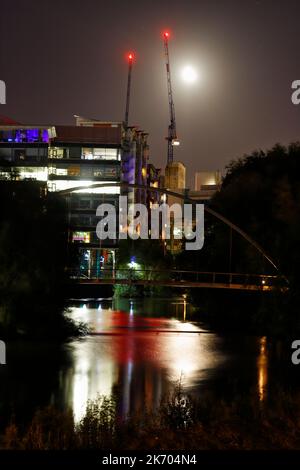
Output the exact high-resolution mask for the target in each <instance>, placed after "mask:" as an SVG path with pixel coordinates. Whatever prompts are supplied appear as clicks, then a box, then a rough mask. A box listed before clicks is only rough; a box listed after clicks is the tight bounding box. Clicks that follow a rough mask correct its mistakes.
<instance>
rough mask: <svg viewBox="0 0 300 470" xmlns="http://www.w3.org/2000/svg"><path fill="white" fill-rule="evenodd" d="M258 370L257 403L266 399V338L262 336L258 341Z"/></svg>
mask: <svg viewBox="0 0 300 470" xmlns="http://www.w3.org/2000/svg"><path fill="white" fill-rule="evenodd" d="M257 369H258V380H257V382H258V397H259V401H261V402H263V401H265V399H266V397H267V384H268V355H267V338H266V336H263V337H262V338H260V339H259V355H258V358H257Z"/></svg>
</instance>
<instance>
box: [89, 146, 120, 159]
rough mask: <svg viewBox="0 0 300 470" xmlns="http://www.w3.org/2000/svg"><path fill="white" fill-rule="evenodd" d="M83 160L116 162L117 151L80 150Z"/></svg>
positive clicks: (104, 149)
mask: <svg viewBox="0 0 300 470" xmlns="http://www.w3.org/2000/svg"><path fill="white" fill-rule="evenodd" d="M82 158H83V159H84V160H118V149H109V148H87V147H83V148H82Z"/></svg>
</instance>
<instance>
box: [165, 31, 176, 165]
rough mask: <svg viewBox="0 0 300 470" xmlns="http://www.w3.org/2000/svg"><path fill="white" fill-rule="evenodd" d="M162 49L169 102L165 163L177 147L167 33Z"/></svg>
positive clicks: (168, 161)
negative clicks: (163, 51)
mask: <svg viewBox="0 0 300 470" xmlns="http://www.w3.org/2000/svg"><path fill="white" fill-rule="evenodd" d="M164 49H165V61H166V69H167V83H168V100H169V112H170V124H169V127H168V137H167V141H168V160H167V163H172V162H173V157H174V148H173V147H174V145H179V141H178V139H177V132H176V119H175V106H174V100H173V92H172V82H171V70H170V57H169V33H168V32H165V33H164Z"/></svg>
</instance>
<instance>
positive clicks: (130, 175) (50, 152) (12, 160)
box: [0, 116, 154, 275]
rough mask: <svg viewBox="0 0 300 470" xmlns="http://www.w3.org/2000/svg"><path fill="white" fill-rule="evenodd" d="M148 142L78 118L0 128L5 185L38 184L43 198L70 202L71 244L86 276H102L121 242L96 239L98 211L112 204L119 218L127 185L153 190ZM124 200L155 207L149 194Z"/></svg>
mask: <svg viewBox="0 0 300 470" xmlns="http://www.w3.org/2000/svg"><path fill="white" fill-rule="evenodd" d="M147 137H148V134H147V133H145V132H143V131H140V130H139V129H138V128H137V127H131V128H127V129H125V127H124V125H123V123H122V122H103V121H97V120H89V119H85V118H82V117H79V116H77V117H76V126H24V125H19V124H10V125H7V124H6V123H5V125H1V124H0V179H2V180H14V181H25V182H26V181H28V182H29V181H31V182H33V181H35V182H38V183H39V185H40V188H41V191H43V192H44V193H47V192H49V193H51V192H56V193H57V192H59V193H60V194H61V195H62V197H64V198H65V199H66V202H67V207H68V228H69V242H70V243H72V244H76V245H77V246H78V248H79V253H80V259H79V266H80V269H81V273H82V275H91V274H92V273H95V274H97V275H99V271H100V270H101V269H105V268H110V267H113V266H114V263H115V250H116V248H117V246H118V239H116V240H110V239H103V240H101V239H99V238H98V237H97V234H96V226H97V223H98V222H99V220H100V219H99V217H97V216H96V209H97V207H98V206H99V205H100V204H101V203H110V204H113V205H114V206H115V208H116V214H118V201H119V195H120V193H121V191H120V186H119V184H120V183H122V182H124V183H129V184H140V185H143V186H145V187H146V186H147V184H149V183H150V180H151V184H152V180H153V178H154V176H153V171H152V172H151V176H149V170H148V160H149V146H148V142H147ZM95 185H98V187H97V186H96V187H95ZM101 185H105V186H104V187H103V186H102V187H101ZM77 188H78V189H77ZM123 194H127V195H128V198H129V201H128V202H129V203H130V202H142V203H145V204H149V201H150V199H149V196H148V193H147V191H145V190H132V189H127V190H125V191H123ZM117 227H118V221H117ZM126 229H127V227H124V230H126Z"/></svg>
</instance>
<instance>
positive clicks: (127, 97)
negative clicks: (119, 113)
mask: <svg viewBox="0 0 300 470" xmlns="http://www.w3.org/2000/svg"><path fill="white" fill-rule="evenodd" d="M133 59H134V55H133V53H132V52H130V53H129V54H128V80H127V96H126V109H125V126H126V129H127V127H128V118H129V105H130V91H131V75H132V63H133Z"/></svg>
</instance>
